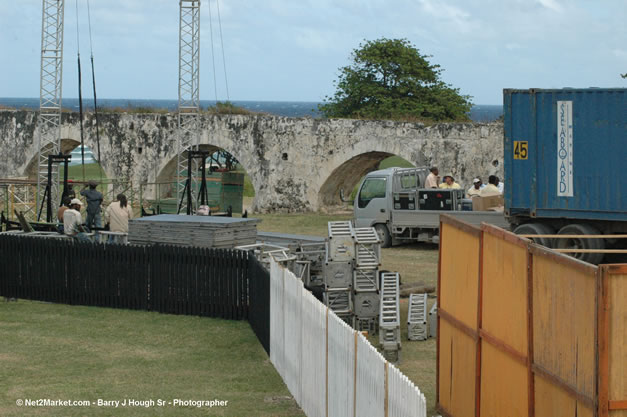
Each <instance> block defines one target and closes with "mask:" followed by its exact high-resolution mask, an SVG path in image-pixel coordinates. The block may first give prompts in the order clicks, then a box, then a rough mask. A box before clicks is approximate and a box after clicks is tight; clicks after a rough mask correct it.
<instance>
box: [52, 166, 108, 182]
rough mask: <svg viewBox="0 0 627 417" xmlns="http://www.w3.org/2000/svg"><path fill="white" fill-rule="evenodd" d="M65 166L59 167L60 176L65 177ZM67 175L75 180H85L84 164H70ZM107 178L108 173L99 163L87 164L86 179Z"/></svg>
mask: <svg viewBox="0 0 627 417" xmlns="http://www.w3.org/2000/svg"><path fill="white" fill-rule="evenodd" d="M63 171H64V169H63V167H61V169H59V178H61V179H63ZM67 177H68V179H70V180H73V181H83V166H82V165H80V164H78V165H70V166H68V169H67ZM100 179H103V180H106V179H107V175H106V174H105V172H104V170H103V169H102V168H101V167H100V165H98V164H97V163H94V164H85V181H89V180H96V181H98V180H100Z"/></svg>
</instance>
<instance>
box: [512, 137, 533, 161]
mask: <svg viewBox="0 0 627 417" xmlns="http://www.w3.org/2000/svg"><path fill="white" fill-rule="evenodd" d="M528 157H529V148H528V142H527V141H521V140H515V141H514V159H527V158H528Z"/></svg>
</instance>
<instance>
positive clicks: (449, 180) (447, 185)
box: [440, 175, 462, 190]
mask: <svg viewBox="0 0 627 417" xmlns="http://www.w3.org/2000/svg"><path fill="white" fill-rule="evenodd" d="M440 188H444V189H453V190H459V189H460V188H462V187H461V186H460V185H459V184H458V183H456V182H455V178H453V177H451V176H450V175H446V176H444V182H443V183H442V184H440Z"/></svg>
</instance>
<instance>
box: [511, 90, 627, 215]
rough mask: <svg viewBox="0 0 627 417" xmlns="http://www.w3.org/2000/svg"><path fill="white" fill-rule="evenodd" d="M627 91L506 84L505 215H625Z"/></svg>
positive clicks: (626, 203)
mask: <svg viewBox="0 0 627 417" xmlns="http://www.w3.org/2000/svg"><path fill="white" fill-rule="evenodd" d="M626 93H627V89H624V88H617V89H601V88H588V89H559V90H540V89H531V90H509V89H506V90H503V108H504V118H505V120H504V121H505V144H504V152H505V157H504V163H505V167H504V168H505V208H506V214H507V215H509V216H516V215H522V216H529V217H536V218H570V219H591V220H619V221H627V192H626V191H627V94H626Z"/></svg>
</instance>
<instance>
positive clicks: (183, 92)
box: [176, 0, 200, 212]
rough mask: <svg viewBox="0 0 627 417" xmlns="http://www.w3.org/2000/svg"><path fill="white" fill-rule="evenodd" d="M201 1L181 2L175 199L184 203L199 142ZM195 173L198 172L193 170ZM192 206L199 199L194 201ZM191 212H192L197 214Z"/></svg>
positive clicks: (192, 183) (192, 182)
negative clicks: (189, 154)
mask: <svg viewBox="0 0 627 417" xmlns="http://www.w3.org/2000/svg"><path fill="white" fill-rule="evenodd" d="M199 67H200V0H180V24H179V103H178V141H177V154H178V156H177V165H176V196H177V200H178V201H181V197H182V195H183V193H184V192H185V183H186V181H187V178H188V176H187V175H185V174H184V171H187V170H188V169H191V168H192V167H191V166H189V167H188V158H187V155H185V153H186V151H188V150H198V144H199V139H200V121H199V119H200V99H199V87H198V86H199V81H200V77H199ZM194 171H195V170H194ZM190 177H191V180H190V184H188V187H189V189H190V190H191V191H192V193H194V197H195V193H197V190H198V187H197V184H196V182H197V180H196V176H195V175H194V172H192V175H191V176H190ZM191 201H192V205H193V204H195V203H196V198H192V199H191ZM187 204H188V203H187V201H184V202H183V207H181V212H187V211H188V208H187ZM194 211H195V210H194V208H193V207H192V208H191V212H194Z"/></svg>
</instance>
